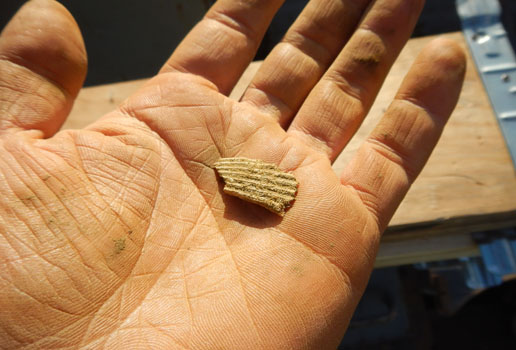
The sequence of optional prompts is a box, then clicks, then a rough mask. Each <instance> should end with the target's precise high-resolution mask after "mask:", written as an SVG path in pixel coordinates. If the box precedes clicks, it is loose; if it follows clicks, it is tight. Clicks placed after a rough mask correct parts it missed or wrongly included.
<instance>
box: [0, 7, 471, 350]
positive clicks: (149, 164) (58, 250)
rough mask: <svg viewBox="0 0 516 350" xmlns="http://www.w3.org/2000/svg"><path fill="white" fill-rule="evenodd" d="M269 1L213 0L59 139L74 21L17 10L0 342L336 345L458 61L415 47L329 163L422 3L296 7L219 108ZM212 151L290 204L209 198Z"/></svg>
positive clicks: (446, 100) (444, 102) (73, 88)
mask: <svg viewBox="0 0 516 350" xmlns="http://www.w3.org/2000/svg"><path fill="white" fill-rule="evenodd" d="M280 5H281V1H278V0H261V1H258V0H250V1H237V0H219V1H218V2H217V3H216V4H215V5H214V6H213V7H212V9H211V10H210V11H209V12H208V13H207V14H206V17H205V19H203V20H202V21H201V22H200V23H199V24H198V25H197V26H196V27H195V28H194V29H193V30H192V31H191V33H190V34H189V35H188V36H187V37H186V38H185V40H184V41H183V42H182V43H181V44H180V46H179V47H178V48H177V49H176V51H175V52H174V53H173V54H172V56H171V57H170V59H169V60H168V61H167V62H166V63H165V64H164V66H163V68H162V70H161V71H160V73H159V74H158V75H156V76H155V77H154V78H153V79H151V80H150V81H149V82H148V83H147V84H146V85H145V86H144V87H142V89H141V90H140V91H138V92H137V93H136V94H134V95H133V96H131V97H130V98H128V99H127V100H126V101H125V102H124V103H123V104H122V105H121V106H120V107H119V108H117V109H116V110H114V111H113V112H111V113H109V114H107V115H105V116H103V117H102V118H101V119H99V120H98V121H97V122H95V123H93V124H92V125H90V126H89V127H87V128H85V129H84V130H65V131H60V132H58V130H59V127H60V126H61V124H62V123H63V121H64V120H65V118H66V116H67V114H68V112H69V110H70V108H71V106H72V103H73V100H74V97H75V96H76V95H77V93H78V91H79V89H80V87H81V84H82V82H83V79H84V76H85V74H86V53H85V49H84V45H83V42H82V39H81V35H80V32H79V29H78V28H77V25H76V23H75V22H74V20H73V18H72V17H71V15H70V14H69V13H68V12H67V11H66V10H65V9H64V8H63V7H62V6H61V5H59V4H58V3H57V2H54V1H51V0H34V1H30V2H28V3H27V4H26V5H25V6H24V7H23V8H22V9H21V10H20V11H19V12H18V13H17V15H16V16H15V17H14V19H13V20H12V21H11V22H10V24H9V25H8V26H7V27H6V28H5V30H4V31H3V32H2V35H1V37H0V112H1V113H0V147H1V149H0V339H1V340H2V341H1V342H0V343H1V345H0V348H2V349H58V348H59V349H101V348H106V349H150V348H152V349H332V348H335V347H336V346H337V345H338V343H339V341H340V339H341V338H342V336H343V334H344V332H345V330H346V327H347V325H348V322H349V319H350V317H351V315H352V313H353V311H354V309H355V307H356V305H357V302H358V301H359V298H360V296H361V294H362V292H363V290H364V288H365V285H366V283H367V280H368V277H369V274H370V272H371V269H372V265H373V262H374V257H375V254H376V251H377V247H378V242H379V239H380V236H381V233H382V232H383V230H384V229H385V227H386V225H387V223H388V222H389V220H390V218H391V217H392V215H393V213H394V211H395V210H396V208H397V206H398V205H399V203H400V201H401V200H402V198H403V196H404V195H405V193H406V192H407V190H408V188H409V186H410V184H411V183H412V182H413V181H414V179H415V178H416V176H417V175H418V173H419V172H420V171H421V169H422V167H423V165H424V164H425V162H426V160H427V158H428V157H429V155H430V153H431V151H432V149H433V148H434V146H435V144H436V143H437V141H438V138H439V135H440V134H441V131H442V129H443V127H444V125H445V123H446V120H447V119H448V117H449V115H450V113H451V112H452V110H453V108H454V106H455V104H456V101H457V98H458V95H459V92H460V88H461V84H462V80H463V75H464V70H465V58H464V55H463V53H462V51H461V50H460V49H459V48H458V46H457V45H456V44H455V43H453V42H450V41H448V40H444V39H437V40H436V41H434V42H432V43H431V44H430V45H429V46H428V47H427V48H425V49H424V51H423V52H422V53H421V55H420V56H419V57H418V58H417V59H416V61H415V63H414V65H413V67H412V69H411V70H410V73H409V74H408V75H407V77H406V79H405V81H404V83H403V84H402V86H401V87H400V90H399V92H398V94H397V96H396V98H395V100H394V101H393V102H392V104H391V106H390V107H389V108H388V110H387V112H386V113H385V116H384V117H383V119H382V120H381V122H380V123H379V124H378V126H377V127H376V129H375V130H374V131H373V132H372V134H371V135H370V136H369V138H368V139H367V140H366V141H365V142H364V144H363V146H362V147H361V149H360V150H359V151H358V152H357V154H356V157H355V159H354V160H353V161H352V162H351V163H350V164H349V165H348V167H347V169H346V170H345V171H344V173H343V174H335V173H334V172H333V170H332V168H331V163H332V161H333V160H334V159H335V157H336V156H337V155H338V154H339V153H340V151H341V150H342V149H343V147H344V146H345V145H346V143H347V142H348V141H349V139H350V138H351V137H352V135H353V134H354V132H355V131H356V129H357V128H358V126H359V125H360V123H361V121H362V120H363V118H364V117H365V115H366V114H367V111H368V109H369V107H370V106H371V103H372V102H373V100H374V98H375V96H376V94H377V92H378V90H379V88H380V86H381V83H382V82H383V79H384V77H385V75H386V74H387V72H388V70H389V68H390V67H391V65H392V63H393V61H394V60H395V58H396V56H397V54H398V53H399V51H400V50H401V48H402V47H403V45H404V43H405V42H406V40H407V39H408V38H409V35H410V32H411V31H412V29H413V26H414V24H415V22H416V20H417V17H418V14H419V12H420V10H421V8H422V6H423V2H422V1H419V0H413V1H405V0H377V1H375V2H374V3H370V1H366V0H362V1H351V0H311V1H310V3H309V4H308V6H307V8H306V9H305V11H304V12H303V13H302V14H301V15H300V17H299V18H298V20H297V21H296V22H295V23H294V25H293V26H292V28H291V29H290V31H289V32H288V33H287V34H286V36H285V38H284V40H283V41H282V43H280V44H279V45H278V46H277V47H276V48H275V49H274V50H273V51H272V52H271V54H270V55H269V57H268V58H267V59H266V60H265V62H264V64H263V65H262V67H261V69H260V70H259V71H258V73H257V75H256V76H255V78H254V79H253V81H252V83H251V84H250V86H249V88H248V90H247V91H246V92H245V94H244V96H243V97H242V99H241V101H233V100H230V99H228V98H227V97H226V96H227V94H228V93H229V92H230V91H231V88H232V87H233V85H234V84H235V83H236V81H237V80H238V78H239V76H240V74H241V73H242V71H243V70H244V69H245V67H246V66H247V65H248V63H249V62H250V61H251V60H252V58H253V55H254V53H255V51H256V49H257V47H258V44H259V42H260V40H261V38H262V36H263V34H264V31H265V30H266V28H267V26H268V23H269V21H270V20H271V18H272V17H273V15H274V13H275V11H276V10H277V9H278V8H279V6H280ZM220 157H247V158H254V159H262V160H264V161H266V162H269V163H274V164H277V165H278V166H279V167H280V168H281V169H282V170H284V171H289V172H292V173H293V174H294V175H295V176H296V178H297V180H298V181H299V191H298V195H297V198H296V200H295V202H294V205H293V206H292V208H290V210H289V211H288V212H287V213H286V214H285V216H284V217H283V218H280V217H278V216H276V215H274V214H273V213H270V212H268V211H266V210H265V209H263V208H261V207H258V206H256V205H253V204H250V203H245V202H243V201H242V200H240V199H237V198H232V197H229V196H227V195H225V194H223V192H222V190H221V188H222V184H221V182H220V181H219V180H218V179H217V177H216V175H215V172H214V170H213V169H212V168H211V166H212V165H213V163H214V162H215V161H217V160H218V159H219V158H220ZM378 174H381V176H378Z"/></svg>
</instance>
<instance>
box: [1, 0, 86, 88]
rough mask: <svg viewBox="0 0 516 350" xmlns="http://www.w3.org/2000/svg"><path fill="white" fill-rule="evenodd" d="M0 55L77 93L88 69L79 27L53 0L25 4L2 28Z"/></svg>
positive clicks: (38, 0) (35, 0)
mask: <svg viewBox="0 0 516 350" xmlns="http://www.w3.org/2000/svg"><path fill="white" fill-rule="evenodd" d="M0 56H1V57H2V58H3V59H6V60H8V61H11V62H14V63H16V64H18V65H20V66H25V67H26V68H28V69H30V70H32V71H33V72H35V73H37V74H40V75H42V76H44V77H46V78H48V79H50V80H51V81H53V82H54V83H57V84H58V85H60V86H61V87H62V88H63V89H64V90H65V91H66V92H67V93H68V94H70V95H71V96H74V95H76V94H77V93H78V91H79V90H80V88H81V87H82V83H83V82H84V78H85V77H86V71H87V65H88V64H87V61H88V60H87V54H86V48H85V45H84V41H83V38H82V35H81V32H80V30H79V27H78V25H77V23H76V21H75V19H74V18H73V16H72V15H71V14H70V12H69V11H68V10H67V9H66V8H65V7H64V6H63V5H61V4H60V3H59V2H57V1H55V0H31V1H28V2H27V3H25V4H24V5H23V6H22V7H21V8H20V9H19V10H18V12H17V13H16V15H15V16H14V17H13V18H12V19H11V21H10V22H9V23H8V24H7V26H6V27H5V28H4V30H3V31H2V35H1V37H0Z"/></svg>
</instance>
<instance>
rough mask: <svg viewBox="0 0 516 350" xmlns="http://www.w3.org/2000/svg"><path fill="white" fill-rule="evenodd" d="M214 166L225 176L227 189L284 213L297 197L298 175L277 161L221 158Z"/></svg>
mask: <svg viewBox="0 0 516 350" xmlns="http://www.w3.org/2000/svg"><path fill="white" fill-rule="evenodd" d="M214 166H215V169H216V170H217V173H218V174H219V175H220V177H222V179H223V180H224V183H225V185H224V192H225V193H227V194H229V195H231V196H235V197H238V198H241V199H243V200H245V201H248V202H251V203H256V204H258V205H261V206H262V207H264V208H267V209H268V210H270V211H272V212H273V213H276V214H278V215H280V216H283V215H284V214H285V210H286V209H287V208H288V207H290V205H291V204H290V203H291V202H292V201H293V200H294V198H295V197H296V193H297V185H298V182H297V180H296V178H295V177H294V175H292V174H289V173H286V172H283V171H281V170H280V169H279V168H278V167H277V166H276V165H274V164H269V163H265V162H264V161H261V160H257V159H248V158H221V159H219V160H218V161H217V162H216V163H215V165H214Z"/></svg>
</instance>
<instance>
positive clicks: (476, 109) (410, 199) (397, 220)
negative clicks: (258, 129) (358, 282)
mask: <svg viewBox="0 0 516 350" xmlns="http://www.w3.org/2000/svg"><path fill="white" fill-rule="evenodd" d="M446 35H447V36H448V37H451V38H452V39H454V40H456V41H457V42H459V43H460V44H461V45H463V46H464V48H466V44H465V42H464V39H463V37H462V34H461V33H450V34H446ZM431 39H432V37H425V38H418V39H412V40H410V42H409V43H408V45H407V46H406V48H405V49H404V51H403V52H402V54H401V55H400V57H399V59H398V60H397V62H396V64H395V65H394V67H393V69H392V71H391V73H390V75H389V77H388V78H387V80H386V82H385V84H384V87H383V88H382V90H381V92H380V95H379V97H378V99H377V100H376V103H375V104H374V106H373V108H372V109H371V112H370V113H369V116H368V118H367V119H366V121H365V122H364V124H363V125H362V127H361V129H360V130H359V131H358V133H357V135H356V137H355V138H354V139H353V140H352V141H351V142H350V144H349V145H348V147H347V148H346V149H345V151H344V152H343V153H342V154H341V156H340V157H339V158H338V159H337V161H336V162H335V164H334V168H335V170H336V171H337V172H340V171H341V170H342V169H343V168H344V167H345V166H346V164H347V163H348V161H349V160H350V159H351V157H352V156H353V154H354V152H355V151H356V149H357V148H358V147H359V145H360V143H361V141H362V140H363V139H364V138H365V137H366V135H367V134H368V133H369V131H370V130H372V128H373V127H374V125H375V124H376V123H377V122H378V120H379V118H380V117H381V115H382V113H383V111H385V109H386V108H387V107H388V105H389V103H390V101H391V99H392V97H393V96H394V94H395V92H396V90H397V88H398V86H399V84H400V83H401V80H402V78H403V76H404V75H405V73H406V72H407V70H408V68H409V66H410V64H411V63H412V61H413V60H414V58H415V57H416V55H417V53H418V52H419V51H420V50H421V49H422V48H423V46H424V45H425V44H427V43H428V42H429V41H430V40H431ZM468 59H469V62H468V63H469V64H468V71H467V74H466V81H465V84H464V89H463V92H462V95H461V98H460V102H459V104H458V106H457V109H456V110H455V112H454V114H453V115H452V117H451V119H450V121H449V123H448V126H447V127H446V129H445V131H444V133H443V136H442V138H441V140H440V142H439V144H438V146H437V148H436V149H435V151H434V153H433V154H432V157H431V159H430V160H429V162H428V164H427V166H426V167H425V169H424V170H423V172H422V174H421V175H420V177H419V178H418V179H417V181H416V182H415V183H414V185H413V186H412V188H411V190H410V191H409V193H408V195H407V197H406V198H405V200H404V201H403V203H402V205H401V206H400V208H399V209H398V211H397V212H396V214H395V216H394V218H393V220H392V222H391V225H390V227H389V230H388V233H387V235H386V236H385V237H384V240H385V241H392V240H394V241H395V240H398V239H403V240H407V239H410V237H415V236H418V237H419V238H418V239H420V238H421V237H422V236H423V237H424V236H427V235H432V236H434V235H444V234H446V235H453V234H457V233H463V232H472V231H479V230H485V229H493V228H499V227H508V226H511V225H516V176H515V172H514V169H513V166H512V163H511V159H510V156H509V153H508V151H507V149H506V146H505V143H504V141H503V138H502V136H501V133H500V130H499V128H498V125H497V122H496V119H495V117H494V115H493V112H492V109H491V106H490V104H489V100H488V98H487V95H486V93H485V91H484V89H483V86H482V83H481V81H480V78H479V76H478V74H477V72H476V69H475V67H474V64H473V62H472V60H471V57H469V58H468ZM258 66H259V62H256V63H253V64H251V66H250V67H249V69H248V71H247V72H246V73H245V74H244V76H243V77H242V80H241V82H240V83H239V84H238V85H237V87H236V88H235V90H234V91H233V93H232V96H234V97H235V98H237V97H238V96H239V95H240V94H241V93H242V91H243V89H244V88H245V86H246V84H247V82H248V81H249V80H250V78H251V77H252V75H253V74H254V72H255V71H256V69H257V67H258ZM142 83H143V80H139V81H131V82H124V83H118V84H110V85H104V86H98V87H90V88H85V89H83V90H82V91H81V93H80V94H79V97H78V99H77V102H76V104H75V106H74V109H73V111H72V113H71V115H70V117H69V119H68V121H67V122H66V124H65V126H64V128H81V127H83V126H85V125H87V124H89V123H91V122H92V121H94V120H96V119H97V118H99V117H100V116H102V115H103V114H104V113H106V112H109V111H110V110H112V109H113V108H114V107H115V106H116V105H117V104H118V103H120V102H121V101H122V100H123V99H124V98H125V97H127V96H128V95H129V94H131V93H132V92H134V91H135V90H136V89H138V87H139V86H141V84H142ZM407 249H408V248H407Z"/></svg>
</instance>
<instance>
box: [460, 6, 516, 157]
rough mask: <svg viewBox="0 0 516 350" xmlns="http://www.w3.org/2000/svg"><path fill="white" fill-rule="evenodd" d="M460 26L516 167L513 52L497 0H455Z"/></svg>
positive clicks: (515, 76) (515, 93)
mask: <svg viewBox="0 0 516 350" xmlns="http://www.w3.org/2000/svg"><path fill="white" fill-rule="evenodd" d="M456 6H457V12H458V14H459V17H460V19H461V21H462V30H463V32H464V36H465V37H466V41H467V43H468V45H469V48H470V50H471V53H472V55H473V59H474V60H475V63H476V65H477V68H478V72H479V74H480V76H481V77H482V80H483V82H484V86H485V89H486V91H487V94H488V96H489V98H490V100H491V104H492V106H493V109H494V112H495V114H496V116H497V119H498V122H499V124H500V128H501V130H502V133H503V135H504V137H505V142H506V143H507V147H508V148H509V151H510V153H511V156H512V161H513V165H514V166H515V167H516V56H515V55H514V51H513V49H512V47H511V44H510V42H509V39H508V38H507V32H506V31H505V29H504V27H503V25H502V23H501V22H500V14H501V8H500V4H499V2H498V1H497V0H456Z"/></svg>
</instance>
